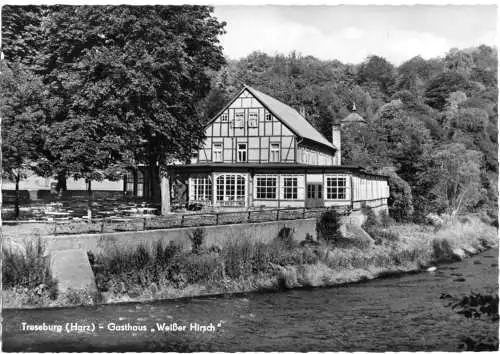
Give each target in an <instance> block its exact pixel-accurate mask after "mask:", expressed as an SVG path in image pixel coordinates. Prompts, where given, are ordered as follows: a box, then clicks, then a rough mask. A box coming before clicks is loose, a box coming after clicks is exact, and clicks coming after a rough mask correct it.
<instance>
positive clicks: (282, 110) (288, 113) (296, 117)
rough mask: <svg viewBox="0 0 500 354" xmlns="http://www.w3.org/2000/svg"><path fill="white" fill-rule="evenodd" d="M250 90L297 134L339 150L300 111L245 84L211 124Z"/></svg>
mask: <svg viewBox="0 0 500 354" xmlns="http://www.w3.org/2000/svg"><path fill="white" fill-rule="evenodd" d="M245 90H248V92H250V93H251V94H252V95H253V96H254V97H255V98H256V99H257V100H258V101H259V102H260V103H261V104H262V105H263V106H264V107H265V108H266V109H267V110H268V111H270V112H271V113H272V114H273V115H274V116H276V118H278V119H279V120H280V121H281V122H282V123H283V124H285V125H286V127H287V128H288V129H290V130H291V131H292V132H294V133H295V134H296V135H297V136H299V137H301V138H304V139H308V140H311V141H314V142H316V143H318V144H321V145H324V146H327V147H329V148H330V149H334V150H337V147H336V146H334V145H333V144H332V143H331V142H329V141H328V140H327V139H326V138H325V137H324V136H323V135H322V134H321V133H320V132H318V131H317V130H316V128H314V127H313V126H312V124H311V123H309V122H308V121H307V120H306V119H305V118H304V117H303V116H302V115H300V113H299V112H297V111H296V110H295V109H293V108H292V107H290V106H288V105H286V104H284V103H283V102H280V101H278V100H277V99H275V98H273V97H271V96H269V95H266V94H265V93H263V92H260V91H258V90H256V89H254V88H253V87H250V86H247V85H244V87H243V88H242V89H241V90H240V92H238V94H237V95H236V96H235V97H234V98H233V99H232V100H231V101H230V102H229V103H228V104H226V106H225V107H224V108H223V109H221V110H220V111H219V113H217V114H216V115H215V116H214V117H213V118H212V119H211V120H210V121H209V122H208V124H211V123H212V122H213V121H214V120H215V119H217V117H218V116H219V115H221V114H222V112H224V111H225V110H226V109H227V108H228V107H229V106H231V104H232V103H233V102H234V101H236V99H237V98H238V97H239V96H240V95H241V94H242V93H243V92H244V91H245Z"/></svg>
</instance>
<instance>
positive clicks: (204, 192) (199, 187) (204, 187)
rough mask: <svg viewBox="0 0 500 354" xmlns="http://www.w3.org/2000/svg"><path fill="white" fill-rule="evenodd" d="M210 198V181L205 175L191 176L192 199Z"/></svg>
mask: <svg viewBox="0 0 500 354" xmlns="http://www.w3.org/2000/svg"><path fill="white" fill-rule="evenodd" d="M211 199H212V181H211V180H210V178H209V177H208V176H207V177H198V178H193V200H200V201H201V200H207V201H210V200H211Z"/></svg>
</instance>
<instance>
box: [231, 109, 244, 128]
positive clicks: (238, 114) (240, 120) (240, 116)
mask: <svg viewBox="0 0 500 354" xmlns="http://www.w3.org/2000/svg"><path fill="white" fill-rule="evenodd" d="M233 126H234V127H235V128H244V127H245V110H241V111H235V112H234V123H233Z"/></svg>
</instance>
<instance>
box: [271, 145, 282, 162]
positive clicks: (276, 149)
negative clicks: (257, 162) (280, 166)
mask: <svg viewBox="0 0 500 354" xmlns="http://www.w3.org/2000/svg"><path fill="white" fill-rule="evenodd" d="M269 149H270V156H269V159H270V161H271V162H279V161H280V144H277V143H271V145H270V147H269Z"/></svg>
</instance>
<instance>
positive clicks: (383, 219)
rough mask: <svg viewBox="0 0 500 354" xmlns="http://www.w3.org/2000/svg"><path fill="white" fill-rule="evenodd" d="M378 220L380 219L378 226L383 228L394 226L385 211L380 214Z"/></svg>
mask: <svg viewBox="0 0 500 354" xmlns="http://www.w3.org/2000/svg"><path fill="white" fill-rule="evenodd" d="M379 218H380V225H382V226H383V227H388V226H390V225H392V224H394V220H393V219H392V218H391V216H390V215H389V213H388V212H387V210H385V209H384V210H382V211H381V212H380V214H379Z"/></svg>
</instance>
